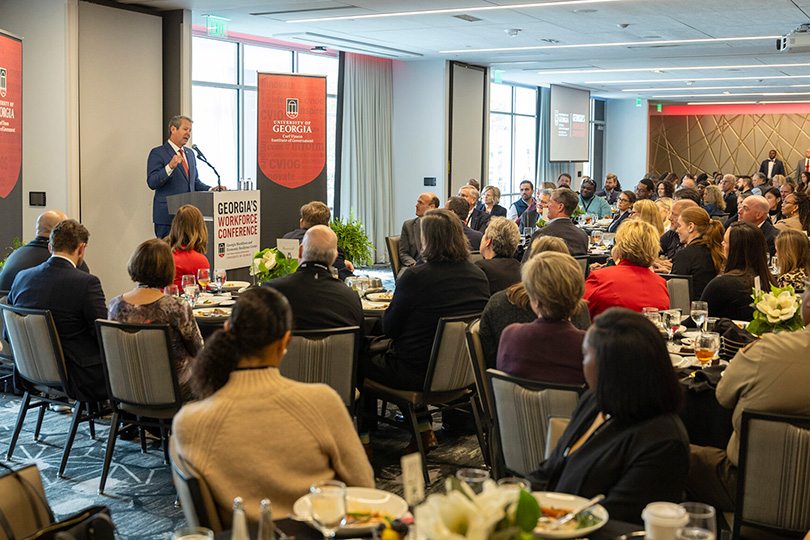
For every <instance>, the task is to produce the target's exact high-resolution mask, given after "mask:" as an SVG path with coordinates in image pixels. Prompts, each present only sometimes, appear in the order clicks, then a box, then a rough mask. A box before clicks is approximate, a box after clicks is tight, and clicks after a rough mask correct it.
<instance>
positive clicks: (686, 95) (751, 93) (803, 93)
mask: <svg viewBox="0 0 810 540" xmlns="http://www.w3.org/2000/svg"><path fill="white" fill-rule="evenodd" d="M728 96H741V97H749V96H810V92H741V93H738V94H732V93H731V92H723V93H720V94H695V93H692V94H669V95H664V96H650V99H669V98H690V97H691V98H705V97H728Z"/></svg>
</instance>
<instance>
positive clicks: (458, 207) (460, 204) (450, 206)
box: [445, 197, 484, 251]
mask: <svg viewBox="0 0 810 540" xmlns="http://www.w3.org/2000/svg"><path fill="white" fill-rule="evenodd" d="M445 208H446V209H447V210H450V211H451V212H452V213H453V214H455V216H456V217H458V219H459V220H460V221H461V230H462V232H463V233H464V236H465V237H466V238H467V244H468V245H469V246H470V249H471V250H472V251H479V250H480V249H481V239H482V238H483V237H484V234H483V233H480V232H478V231H476V230H473V229H471V228H470V227H469V226H467V224H466V223H465V222H464V219H465V218H466V217H467V215H468V214H467V211H468V210H469V203H468V202H467V200H466V199H463V198H461V197H450V198H449V199H447V204H445Z"/></svg>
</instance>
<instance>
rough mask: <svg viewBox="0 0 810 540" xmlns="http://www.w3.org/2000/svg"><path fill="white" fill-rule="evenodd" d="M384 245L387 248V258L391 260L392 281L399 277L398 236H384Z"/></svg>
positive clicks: (400, 265)
mask: <svg viewBox="0 0 810 540" xmlns="http://www.w3.org/2000/svg"><path fill="white" fill-rule="evenodd" d="M385 247H387V248H388V259H390V261H391V271H392V272H393V273H394V282H396V280H397V277H399V271H400V269H402V262H401V261H400V260H399V236H386V237H385Z"/></svg>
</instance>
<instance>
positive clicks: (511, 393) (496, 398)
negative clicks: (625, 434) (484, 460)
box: [487, 369, 585, 478]
mask: <svg viewBox="0 0 810 540" xmlns="http://www.w3.org/2000/svg"><path fill="white" fill-rule="evenodd" d="M487 382H488V383H489V386H490V391H491V393H492V409H493V412H494V419H495V425H494V427H493V431H494V438H493V446H494V449H495V450H494V457H493V463H494V465H493V466H494V468H495V476H496V478H500V477H501V476H503V475H507V476H512V475H519V476H526V475H527V474H529V473H531V472H532V471H534V470H536V469H537V467H538V465H540V463H541V462H542V461H543V460H544V459H545V458H547V457H548V456H549V455H550V454H551V451H552V450H553V449H554V446H555V445H556V443H557V440H559V436H560V435H562V431H563V430H564V428H565V426H567V425H568V420H569V419H570V418H571V414H573V412H574V409H575V408H576V406H577V400H578V399H579V396H580V395H581V394H582V392H584V391H585V385H575V384H555V383H545V382H540V381H534V380H530V379H524V378H521V377H514V376H512V375H508V374H506V373H504V372H503V371H498V370H496V369H488V370H487ZM550 428H551V429H550ZM549 434H552V435H553V436H551V437H550V436H549Z"/></svg>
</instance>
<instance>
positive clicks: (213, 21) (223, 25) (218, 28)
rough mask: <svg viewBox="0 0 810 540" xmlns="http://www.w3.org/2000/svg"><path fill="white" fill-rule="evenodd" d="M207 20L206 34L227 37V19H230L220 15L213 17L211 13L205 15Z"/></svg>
mask: <svg viewBox="0 0 810 540" xmlns="http://www.w3.org/2000/svg"><path fill="white" fill-rule="evenodd" d="M206 19H207V20H208V35H209V36H211V37H219V38H227V37H228V21H229V20H230V19H223V18H222V17H214V16H213V15H208V16H206Z"/></svg>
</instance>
